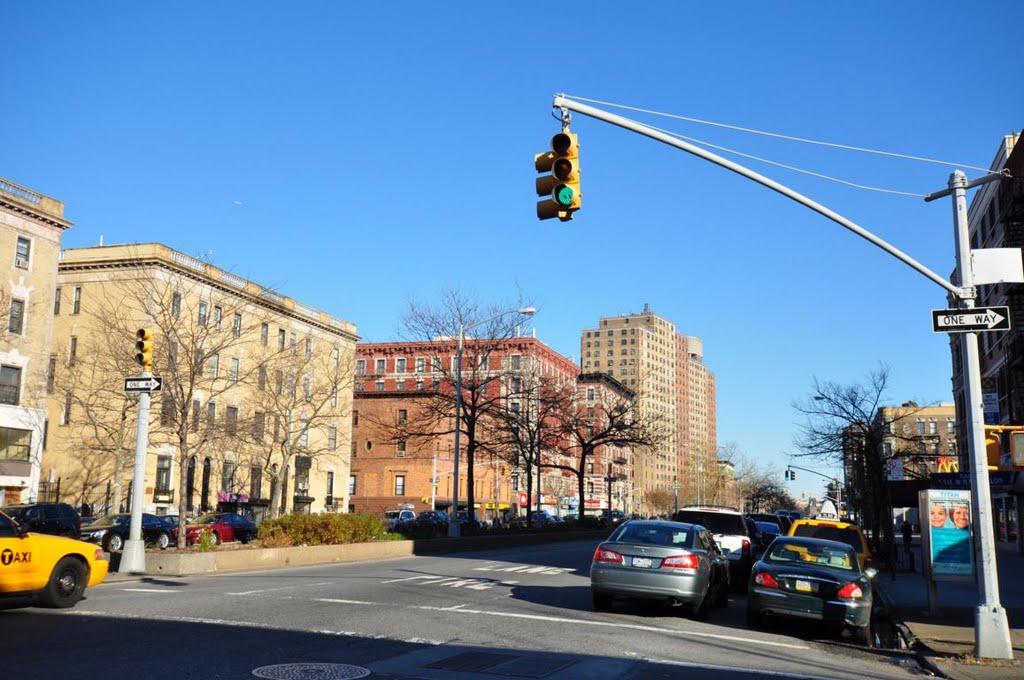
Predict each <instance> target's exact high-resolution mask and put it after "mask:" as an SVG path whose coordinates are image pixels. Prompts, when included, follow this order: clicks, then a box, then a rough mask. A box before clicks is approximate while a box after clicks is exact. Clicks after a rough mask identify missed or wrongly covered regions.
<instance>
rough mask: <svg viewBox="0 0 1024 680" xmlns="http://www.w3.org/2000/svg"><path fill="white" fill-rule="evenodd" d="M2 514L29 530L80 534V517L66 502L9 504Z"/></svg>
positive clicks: (56, 534) (55, 534)
mask: <svg viewBox="0 0 1024 680" xmlns="http://www.w3.org/2000/svg"><path fill="white" fill-rule="evenodd" d="M3 511H4V514H6V515H7V516H8V517H10V518H12V519H13V520H14V521H15V522H17V523H18V524H20V525H21V526H23V527H26V528H27V529H28V530H29V531H34V532H36V533H38V534H53V535H54V536H67V537H68V538H79V537H81V535H82V517H81V516H80V515H79V514H78V511H77V510H75V509H74V508H73V507H71V506H70V505H68V504H67V503H30V504H26V505H9V506H7V507H6V508H3Z"/></svg>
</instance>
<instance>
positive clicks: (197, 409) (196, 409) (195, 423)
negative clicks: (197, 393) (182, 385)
mask: <svg viewBox="0 0 1024 680" xmlns="http://www.w3.org/2000/svg"><path fill="white" fill-rule="evenodd" d="M202 411H203V406H202V404H200V403H199V400H198V399H193V400H192V431H193V432H198V431H199V416H200V414H201V413H202Z"/></svg>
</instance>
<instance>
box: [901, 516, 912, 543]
mask: <svg viewBox="0 0 1024 680" xmlns="http://www.w3.org/2000/svg"><path fill="white" fill-rule="evenodd" d="M902 530H903V545H904V547H906V549H907V550H910V539H911V537H912V536H913V535H914V528H913V527H912V526H910V522H908V521H907V520H903V527H902Z"/></svg>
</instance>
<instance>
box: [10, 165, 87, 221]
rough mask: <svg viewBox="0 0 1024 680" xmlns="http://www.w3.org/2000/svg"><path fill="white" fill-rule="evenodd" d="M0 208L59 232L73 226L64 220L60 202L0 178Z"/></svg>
mask: <svg viewBox="0 0 1024 680" xmlns="http://www.w3.org/2000/svg"><path fill="white" fill-rule="evenodd" d="M0 208H5V209H7V210H10V211H12V212H16V213H18V214H20V215H24V216H25V217H27V218H29V219H31V220H34V221H36V222H41V223H43V224H46V225H48V226H51V227H56V228H57V229H60V230H64V229H68V228H70V227H71V226H72V224H73V223H72V222H69V221H67V220H65V219H64V204H63V203H61V202H60V201H58V200H56V199H53V198H50V197H49V196H44V195H42V194H39V193H36V192H35V191H32V190H31V189H28V188H26V187H23V186H21V185H19V184H15V183H14V182H11V181H10V180H6V179H4V178H2V177H0Z"/></svg>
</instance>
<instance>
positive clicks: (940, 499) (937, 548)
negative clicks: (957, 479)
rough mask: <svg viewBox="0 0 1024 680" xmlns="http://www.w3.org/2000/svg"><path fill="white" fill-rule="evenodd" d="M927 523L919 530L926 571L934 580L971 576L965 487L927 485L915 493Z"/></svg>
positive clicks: (970, 533)
mask: <svg viewBox="0 0 1024 680" xmlns="http://www.w3.org/2000/svg"><path fill="white" fill-rule="evenodd" d="M919 503H920V511H921V514H922V515H927V517H928V525H927V527H925V531H924V532H922V539H923V545H922V548H923V550H922V552H923V555H924V557H925V560H926V563H927V564H926V570H927V573H930V574H931V578H932V579H933V580H936V581H941V580H950V581H959V580H969V579H972V578H973V577H974V532H973V529H972V528H971V495H970V492H969V491H948V490H939V489H929V490H927V491H922V492H921V493H920V496H919Z"/></svg>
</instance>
